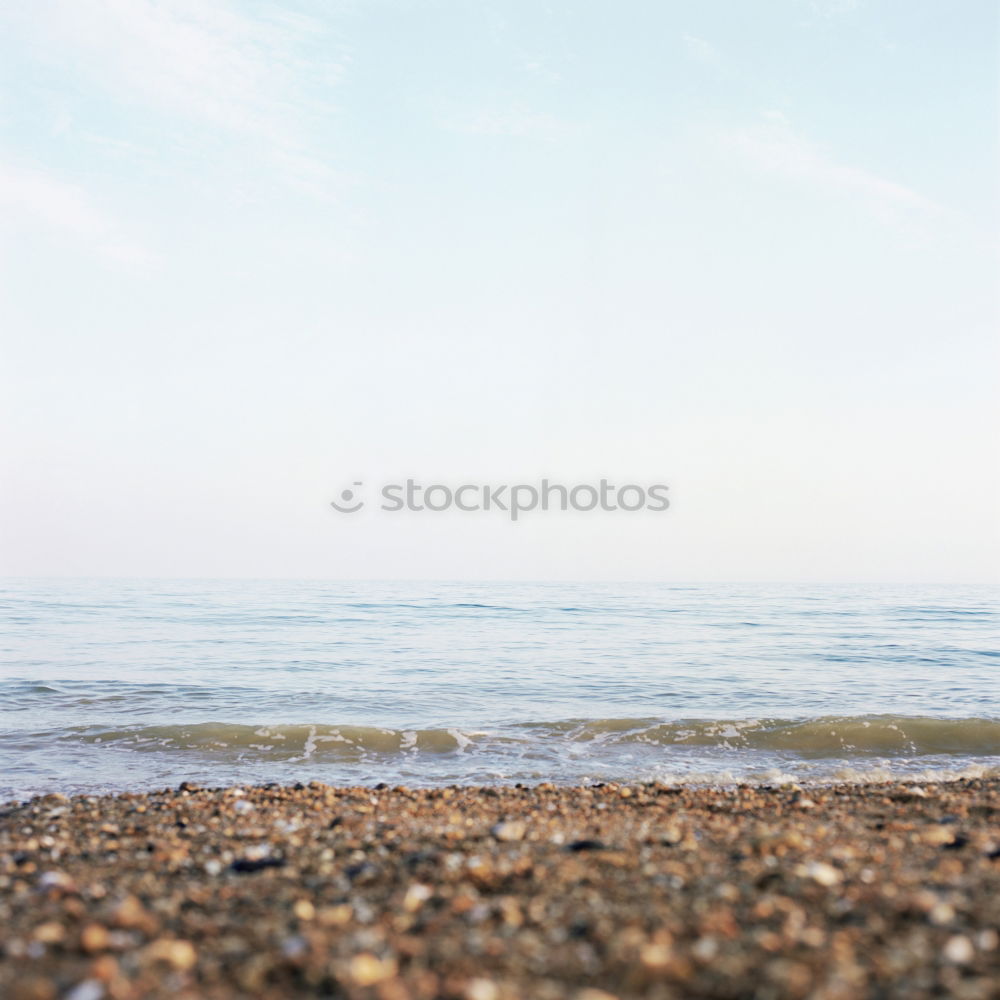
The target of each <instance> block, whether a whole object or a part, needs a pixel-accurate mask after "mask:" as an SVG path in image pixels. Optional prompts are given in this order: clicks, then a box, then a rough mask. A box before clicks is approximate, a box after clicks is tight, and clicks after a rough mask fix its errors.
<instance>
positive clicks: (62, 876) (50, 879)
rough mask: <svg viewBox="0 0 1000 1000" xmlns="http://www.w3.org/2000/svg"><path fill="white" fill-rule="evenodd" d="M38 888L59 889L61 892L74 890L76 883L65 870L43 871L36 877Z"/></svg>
mask: <svg viewBox="0 0 1000 1000" xmlns="http://www.w3.org/2000/svg"><path fill="white" fill-rule="evenodd" d="M38 888H39V889H42V890H48V889H59V890H61V891H62V892H75V891H76V884H75V883H74V881H73V879H71V878H70V877H69V875H67V874H66V873H65V872H60V871H50V872H43V873H42V874H41V875H40V876H39V878H38Z"/></svg>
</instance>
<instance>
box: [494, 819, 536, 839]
mask: <svg viewBox="0 0 1000 1000" xmlns="http://www.w3.org/2000/svg"><path fill="white" fill-rule="evenodd" d="M527 832H528V828H527V826H525V824H524V823H522V822H521V821H520V820H517V819H514V820H505V821H504V822H502V823H497V824H496V826H494V827H493V829H492V830H490V833H492V834H493V836H494V837H495V838H496V839H497V840H502V841H514V840H524V835H525V834H526V833H527Z"/></svg>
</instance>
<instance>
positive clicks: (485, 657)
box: [0, 579, 1000, 801]
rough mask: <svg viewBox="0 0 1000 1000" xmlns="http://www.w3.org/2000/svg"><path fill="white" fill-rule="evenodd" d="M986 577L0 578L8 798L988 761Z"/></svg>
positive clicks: (997, 746) (938, 775) (794, 772)
mask: <svg viewBox="0 0 1000 1000" xmlns="http://www.w3.org/2000/svg"><path fill="white" fill-rule="evenodd" d="M998 598H1000V591H998V588H996V587H989V586H888V585H885V586H869V585H865V586H861V585H858V586H848V585H803V584H794V585H793V584H783V585H778V584H707V583H702V584H689V585H680V584H612V583H593V584H584V583H496V582H489V583H457V582H456V583H417V582H413V583H402V582H392V583H377V582H364V583H344V582H329V581H316V580H311V581H289V580H109V579H102V580H23V579H19V580H10V579H8V580H4V581H0V801H6V800H10V799H24V798H27V797H29V796H31V795H34V794H42V793H49V792H63V793H77V792H80V793H92V794H96V793H103V792H109V791H142V790H151V789H159V788H166V787H174V786H176V785H178V784H179V783H180V782H183V781H189V782H195V783H198V784H201V785H205V786H209V787H220V786H228V785H251V784H263V783H269V782H281V783H296V782H308V781H312V780H318V781H323V782H326V783H330V784H336V785H347V784H351V785H368V786H374V785H377V784H380V783H386V784H389V785H408V786H411V787H415V786H434V785H451V784H511V783H522V784H525V785H531V784H535V783H539V782H543V781H544V782H554V783H557V784H560V783H561V784H568V783H573V784H576V783H597V782H609V781H614V782H646V781H657V782H666V783H677V782H687V783H698V784H710V785H724V786H726V785H736V784H741V783H755V784H764V785H776V784H787V783H799V784H802V785H807V784H817V783H819V784H823V783H830V782H839V781H856V782H872V781H884V780H888V779H902V780H905V781H907V782H913V783H923V782H934V781H941V780H946V779H953V778H962V777H977V776H981V775H987V774H997V773H1000V683H998V680H1000V651H998V645H1000V644H998Z"/></svg>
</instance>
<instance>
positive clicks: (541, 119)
mask: <svg viewBox="0 0 1000 1000" xmlns="http://www.w3.org/2000/svg"><path fill="white" fill-rule="evenodd" d="M438 124H439V126H440V127H441V128H443V129H445V130H446V131H448V132H458V133H461V134H463V135H507V136H516V137H521V138H533V139H547V140H554V139H560V138H563V137H564V136H567V135H569V134H570V133H572V132H573V131H575V126H573V125H572V124H570V123H569V122H566V121H564V120H563V119H561V118H557V117H556V116H555V115H551V114H548V113H547V112H545V111H534V110H532V109H530V108H525V107H521V106H514V107H509V108H477V109H470V110H453V111H450V112H447V113H444V114H442V115H439V116H438Z"/></svg>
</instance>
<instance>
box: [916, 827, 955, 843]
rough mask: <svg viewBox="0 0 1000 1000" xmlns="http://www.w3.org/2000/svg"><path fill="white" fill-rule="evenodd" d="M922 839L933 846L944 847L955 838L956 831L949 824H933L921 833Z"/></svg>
mask: <svg viewBox="0 0 1000 1000" xmlns="http://www.w3.org/2000/svg"><path fill="white" fill-rule="evenodd" d="M920 839H921V840H922V841H923V842H924V843H925V844H930V845H931V846H932V847H943V846H944V845H946V844H950V843H952V842H953V841H954V840H955V833H954V831H953V830H949V829H948V827H947V826H932V827H929V828H928V829H927V830H925V831H924V832H923V833H922V834H921V836H920Z"/></svg>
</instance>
